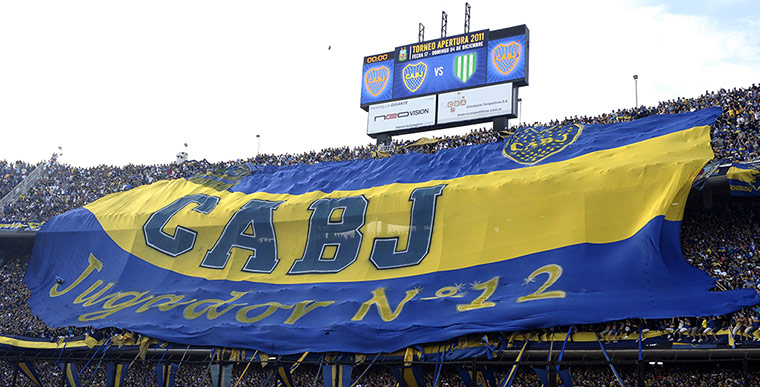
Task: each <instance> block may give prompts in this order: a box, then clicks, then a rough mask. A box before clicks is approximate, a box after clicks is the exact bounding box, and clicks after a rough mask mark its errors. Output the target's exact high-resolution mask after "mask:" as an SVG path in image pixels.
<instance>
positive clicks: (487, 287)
mask: <svg viewBox="0 0 760 387" xmlns="http://www.w3.org/2000/svg"><path fill="white" fill-rule="evenodd" d="M498 285H499V277H498V276H497V277H493V278H491V279H490V280H488V281H486V282H483V283H481V284H475V285H473V286H472V289H473V290H482V291H483V293H480V295H479V296H478V297H477V298H475V299H474V300H472V302H470V303H469V304H459V305H457V310H458V311H460V312H466V311H468V310H475V309H480V308H492V307H494V306H496V303H495V302H492V301H486V300H488V298H489V297H491V296H492V295H493V293H494V292H495V291H496V287H497V286H498Z"/></svg>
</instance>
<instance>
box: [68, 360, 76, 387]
mask: <svg viewBox="0 0 760 387" xmlns="http://www.w3.org/2000/svg"><path fill="white" fill-rule="evenodd" d="M66 380H68V382H69V386H72V387H74V386H76V385H77V383H76V380H75V379H74V371H73V370H72V369H71V363H66Z"/></svg>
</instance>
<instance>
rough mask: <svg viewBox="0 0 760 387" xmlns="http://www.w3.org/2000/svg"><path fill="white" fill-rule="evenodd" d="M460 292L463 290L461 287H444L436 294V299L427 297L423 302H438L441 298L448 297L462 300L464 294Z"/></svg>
mask: <svg viewBox="0 0 760 387" xmlns="http://www.w3.org/2000/svg"><path fill="white" fill-rule="evenodd" d="M460 290H462V287H461V286H444V287H442V288H440V289H438V291H436V292H435V297H425V298H422V300H425V301H427V300H437V299H439V298H447V297H453V298H462V297H464V294H462V293H460V292H459V291H460Z"/></svg>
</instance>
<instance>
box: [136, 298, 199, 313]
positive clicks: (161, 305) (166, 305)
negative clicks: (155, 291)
mask: <svg viewBox="0 0 760 387" xmlns="http://www.w3.org/2000/svg"><path fill="white" fill-rule="evenodd" d="M183 298H185V296H178V295H176V294H163V295H160V296H158V297H156V298H154V299H152V300H150V301H148V302H146V303H145V305H143V306H141V307H139V308H137V309H136V310H135V312H136V313H143V312H147V311H148V310H150V308H158V310H160V311H162V312H166V311H168V310H172V309H174V308H176V307H178V306H181V305H187V304H192V303H193V302H195V301H196V299H195V298H193V299H192V300H189V301H183V302H179V301H180V300H182V299H183ZM163 300H167V301H165V302H161V301H163Z"/></svg>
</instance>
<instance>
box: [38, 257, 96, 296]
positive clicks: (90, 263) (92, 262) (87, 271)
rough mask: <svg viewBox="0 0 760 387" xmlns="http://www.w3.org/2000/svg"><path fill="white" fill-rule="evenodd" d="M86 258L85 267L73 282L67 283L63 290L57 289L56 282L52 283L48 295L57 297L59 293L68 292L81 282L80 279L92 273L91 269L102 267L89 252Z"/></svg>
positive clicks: (82, 279)
mask: <svg viewBox="0 0 760 387" xmlns="http://www.w3.org/2000/svg"><path fill="white" fill-rule="evenodd" d="M87 260H88V264H87V267H86V268H85V269H84V271H83V272H82V274H80V275H79V278H77V279H76V280H75V281H74V282H72V283H71V285H69V287H67V288H66V289H64V290H58V283H55V284H53V287H52V288H50V297H58V296H60V295H63V294H66V293H68V292H69V291H70V290H71V289H74V288H75V287H76V286H77V285H79V284H81V283H82V281H84V279H85V278H87V277H88V276H89V275H90V274H92V272H93V271H95V270H97V271H100V270H101V269H103V262H100V261H99V260H98V259H97V258H95V256H94V255H92V254H90V256H89V258H87Z"/></svg>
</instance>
